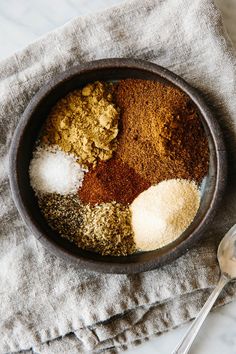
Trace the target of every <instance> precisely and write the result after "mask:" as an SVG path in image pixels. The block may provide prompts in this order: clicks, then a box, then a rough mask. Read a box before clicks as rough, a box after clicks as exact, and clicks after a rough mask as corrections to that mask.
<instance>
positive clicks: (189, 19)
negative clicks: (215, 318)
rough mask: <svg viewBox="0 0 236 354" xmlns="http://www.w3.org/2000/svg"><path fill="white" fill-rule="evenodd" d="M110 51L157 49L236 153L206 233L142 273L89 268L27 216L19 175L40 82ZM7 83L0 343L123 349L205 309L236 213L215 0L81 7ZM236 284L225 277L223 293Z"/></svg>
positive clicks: (0, 124)
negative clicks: (11, 175) (18, 156)
mask: <svg viewBox="0 0 236 354" xmlns="http://www.w3.org/2000/svg"><path fill="white" fill-rule="evenodd" d="M110 57H131V58H139V59H146V60H149V61H151V62H154V63H157V64H159V65H162V66H164V67H167V68H168V69H170V70H172V71H173V72H175V73H176V74H179V75H181V76H182V77H183V78H184V79H186V80H187V81H188V82H189V83H190V84H191V85H192V86H194V87H195V88H197V89H198V90H200V91H201V93H202V95H203V97H204V98H205V100H206V102H207V103H208V105H209V106H210V108H211V109H212V111H213V112H214V115H215V118H216V119H217V120H218V121H219V123H220V125H221V127H222V129H223V133H224V136H225V141H226V145H227V150H228V155H229V164H230V169H229V177H228V186H227V190H226V193H225V195H224V198H223V201H222V205H221V208H220V209H219V211H218V213H217V215H216V217H215V219H214V222H213V223H212V225H211V227H210V228H209V229H208V231H207V232H206V233H205V234H204V235H203V236H202V239H201V240H200V241H199V242H198V243H197V244H196V245H195V246H194V247H193V249H191V250H188V251H187V253H186V254H185V255H184V256H182V257H181V258H179V259H177V260H176V261H174V262H173V263H172V264H169V265H166V266H164V267H162V268H159V269H156V270H154V271H150V272H146V273H142V274H137V275H109V274H96V273H93V272H85V271H81V270H80V269H78V268H76V267H75V266H73V265H71V264H67V263H66V262H65V261H64V260H62V259H60V258H57V257H55V256H54V255H52V254H50V253H49V252H48V251H47V250H46V249H44V248H43V246H42V245H41V244H40V243H39V242H38V241H37V240H36V239H35V238H34V237H33V235H31V233H30V231H29V230H27V228H26V227H25V226H24V224H23V222H22V221H21V219H20V217H19V215H18V213H17V210H16V208H15V206H14V204H13V201H12V199H11V194H10V188H9V182H8V152H9V147H10V143H11V138H12V134H13V132H14V129H15V127H16V125H17V123H18V122H19V120H20V117H21V115H22V113H23V111H24V109H25V108H26V106H27V104H28V103H29V101H30V99H31V98H32V97H33V96H34V94H35V93H36V92H37V91H38V89H39V88H40V87H42V86H43V85H44V84H45V83H46V82H48V81H50V79H51V78H53V77H54V76H55V75H56V74H58V73H60V72H62V71H63V70H66V69H68V68H70V67H71V66H74V65H78V64H80V63H83V62H86V61H90V60H94V59H100V58H110ZM0 91H1V95H0V284H1V285H0V303H1V307H0V333H1V336H0V354H6V353H9V352H13V353H17V352H19V351H21V350H25V351H26V353H27V354H28V353H39V354H57V353H67V354H75V353H87V352H93V353H103V352H105V353H116V352H118V351H120V350H124V349H126V348H129V347H131V346H134V345H137V344H139V343H141V342H143V341H146V340H147V339H148V338H150V337H151V336H153V335H159V334H161V333H162V332H164V331H167V330H170V329H172V328H175V327H177V326H179V325H181V324H183V323H185V322H187V321H188V320H190V319H191V318H193V317H194V316H196V314H197V312H198V311H199V309H200V308H201V306H202V305H203V304H204V302H205V300H206V298H207V296H208V295H209V292H210V291H211V289H212V287H214V285H215V284H216V283H217V280H218V278H219V268H218V264H217V260H216V249H217V246H218V243H219V240H220V239H221V237H222V236H223V235H224V233H225V232H226V231H227V229H228V228H229V227H230V226H232V225H233V224H234V223H235V215H236V184H235V182H234V181H235V177H236V149H235V146H236V145H235V144H236V116H235V112H236V99H235V98H236V60H235V52H234V49H233V47H232V45H231V43H230V41H229V39H228V37H227V34H226V33H225V31H224V28H223V25H222V20H221V16H220V13H219V11H218V10H217V9H216V7H215V6H214V4H213V1H211V0H195V1H192V0H179V1H176V0H165V1H163V0H144V1H139V0H132V1H127V2H125V3H124V4H122V5H120V6H118V7H113V8H111V9H108V10H106V11H104V12H101V13H97V14H93V15H90V16H85V17H82V18H76V19H74V20H72V21H70V22H69V23H67V24H66V25H64V26H63V27H61V28H58V29H56V30H55V31H53V32H51V33H49V34H47V35H46V36H45V37H43V38H42V39H40V40H38V41H36V42H34V43H33V44H31V45H29V46H28V47H27V48H25V49H24V50H22V51H20V52H18V53H16V54H15V55H13V56H11V57H10V58H8V59H6V60H4V61H2V62H1V63H0ZM235 290H236V284H235V283H232V284H230V285H229V286H228V287H226V289H225V291H223V293H222V295H221V297H220V299H219V301H218V303H217V305H223V304H225V303H227V302H229V301H231V300H232V299H233V298H234V297H235Z"/></svg>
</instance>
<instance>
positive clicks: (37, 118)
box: [10, 64, 223, 273]
mask: <svg viewBox="0 0 236 354" xmlns="http://www.w3.org/2000/svg"><path fill="white" fill-rule="evenodd" d="M142 65H144V64H142ZM144 66H145V65H144ZM153 67H154V65H153ZM125 78H137V79H145V80H156V81H160V82H164V83H166V84H168V85H175V86H177V87H179V88H182V89H184V91H185V92H186V93H187V94H188V95H189V96H190V97H191V98H192V99H194V101H195V104H196V106H197V109H198V111H199V115H200V117H201V120H202V122H203V125H204V129H205V132H206V136H207V139H208V144H209V150H210V164H209V171H208V175H207V176H206V179H205V183H204V187H203V193H202V198H201V204H200V209H199V211H198V213H197V215H196V217H195V219H194V221H193V222H192V224H191V225H190V226H189V228H188V229H187V230H186V231H185V232H184V233H183V234H182V235H181V236H180V237H179V238H178V239H177V240H176V241H174V242H172V243H171V244H169V245H167V246H166V247H163V248H161V249H159V250H155V251H151V252H142V253H141V252H140V253H137V254H133V255H129V256H126V257H111V256H100V255H98V254H95V253H92V252H87V251H84V250H82V249H79V248H77V247H76V246H74V245H73V244H72V243H71V242H69V241H67V240H66V239H64V238H62V237H60V236H59V235H58V234H57V233H56V232H55V231H53V230H52V229H51V228H50V227H49V226H48V225H47V223H46V222H45V220H44V218H43V216H42V215H41V212H40V210H39V207H38V204H37V200H36V198H35V195H34V192H33V190H32V188H31V187H30V181H29V174H28V169H29V163H30V160H31V158H32V151H33V149H34V146H35V141H36V139H37V137H38V134H39V131H40V129H41V128H42V125H43V123H44V121H45V119H46V117H47V115H48V113H49V111H50V109H51V107H52V106H53V105H54V104H55V103H56V102H57V101H58V99H60V98H61V97H63V96H65V95H66V94H67V93H68V92H70V91H71V90H74V89H77V88H80V87H82V86H84V85H85V84H87V83H88V82H93V81H97V80H100V81H114V80H120V79H125ZM209 115H210V112H209V111H208V110H207V108H206V107H205V106H204V107H203V103H202V102H201V99H200V98H199V97H198V96H196V92H195V91H194V90H193V89H192V88H191V87H189V86H188V85H187V84H186V83H185V82H184V81H181V80H180V79H179V78H178V77H177V76H175V75H174V74H171V73H169V72H166V71H165V69H163V68H160V67H156V69H155V70H152V69H150V68H146V67H143V66H142V67H141V65H139V66H138V65H136V67H134V65H133V66H131V65H123V66H117V65H111V64H110V66H109V65H104V64H103V65H100V67H97V65H94V67H92V66H89V67H87V68H86V66H85V67H84V68H83V67H79V68H77V69H76V68H75V69H73V71H71V72H69V73H67V74H63V75H62V76H61V77H60V78H59V79H55V80H54V81H53V82H51V83H49V84H48V85H47V86H46V87H44V88H43V89H42V90H41V91H40V92H39V93H38V94H36V96H35V97H34V98H33V99H32V101H31V103H30V104H29V106H28V108H27V109H26V111H25V113H24V115H23V117H22V119H21V122H20V124H19V126H18V128H17V131H16V133H15V136H14V138H13V142H12V148H11V157H10V159H11V161H10V162H11V164H10V166H11V169H10V180H11V187H12V191H13V197H14V200H15V202H16V205H17V207H18V209H19V211H20V214H21V216H22V217H23V219H24V220H25V222H26V224H27V225H28V227H29V228H30V229H31V230H32V232H33V233H34V235H35V236H36V237H37V238H38V239H39V240H40V241H41V242H42V243H43V244H44V245H46V246H47V247H48V248H49V249H51V251H53V252H54V253H56V254H57V255H60V256H62V257H64V258H66V259H67V260H71V261H74V262H76V263H77V264H79V265H80V267H82V268H90V269H94V270H97V271H102V272H116V273H131V272H139V271H144V270H148V269H152V268H155V267H157V266H158V265H162V264H164V263H167V262H169V261H171V260H173V259H174V258H177V257H178V256H180V255H181V254H182V253H183V252H184V251H185V250H186V248H188V247H189V246H191V244H192V242H193V241H195V240H196V239H197V238H198V237H199V235H200V234H201V233H202V230H203V227H204V226H205V224H206V219H207V218H208V219H209V215H208V214H209V212H210V211H211V209H212V207H213V205H212V204H213V200H214V199H215V198H216V195H215V192H216V189H217V183H218V177H219V176H218V155H217V151H218V150H217V148H216V141H215V137H214V129H215V130H216V129H217V128H218V127H217V126H216V127H215V126H214V127H213V131H212V127H211V126H210V125H211V124H210V123H212V122H211V119H208V118H209ZM222 151H223V149H222Z"/></svg>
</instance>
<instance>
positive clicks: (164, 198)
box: [130, 179, 200, 251]
mask: <svg viewBox="0 0 236 354" xmlns="http://www.w3.org/2000/svg"><path fill="white" fill-rule="evenodd" d="M199 204H200V191H199V190H198V187H197V185H196V184H195V182H191V181H188V180H184V179H171V180H166V181H162V182H160V183H159V184H157V185H155V186H151V187H150V188H148V189H147V190H146V191H144V192H142V193H140V194H139V195H138V197H137V198H136V199H135V200H134V201H133V203H132V204H131V206H130V209H131V215H132V216H131V220H132V226H133V231H134V239H135V242H136V246H137V248H138V249H140V250H143V251H151V250H154V249H157V248H161V247H163V246H165V245H167V244H169V243H171V242H173V241H174V240H176V239H177V238H178V237H179V236H180V235H181V234H182V233H183V232H184V230H186V228H187V227H188V226H189V225H190V223H191V222H192V221H193V219H194V217H195V215H196V213H197V210H198V208H199Z"/></svg>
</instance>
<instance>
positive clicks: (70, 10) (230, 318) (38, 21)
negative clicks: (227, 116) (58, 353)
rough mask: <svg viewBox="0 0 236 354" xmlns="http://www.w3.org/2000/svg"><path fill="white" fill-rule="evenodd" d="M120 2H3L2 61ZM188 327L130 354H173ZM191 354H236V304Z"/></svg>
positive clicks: (229, 15) (232, 30)
mask: <svg viewBox="0 0 236 354" xmlns="http://www.w3.org/2000/svg"><path fill="white" fill-rule="evenodd" d="M140 1H141V0H140ZM176 1H177V0H176ZM193 1H194V0H193ZM215 1H216V4H217V6H219V7H220V9H221V10H222V13H223V18H224V21H225V26H226V28H227V30H228V32H229V35H230V37H231V39H232V41H233V43H234V45H235V47H236V0H215ZM121 2H122V0H50V1H49V0H0V48H1V49H0V59H3V58H5V57H7V56H8V55H10V54H12V53H14V52H15V51H17V50H19V49H21V48H23V47H24V46H25V45H27V44H29V43H30V42H32V41H33V40H35V39H37V38H39V37H40V36H42V35H44V34H45V33H46V32H48V31H50V30H52V29H54V28H55V27H57V26H60V25H63V24H64V23H65V22H66V21H68V20H70V19H71V18H73V17H75V16H79V15H84V14H87V13H91V12H93V11H98V10H101V9H104V8H106V7H109V6H112V5H115V4H118V3H121ZM188 327H189V324H186V325H184V326H182V327H181V328H178V329H175V330H172V331H170V332H168V333H165V334H162V335H161V336H158V337H155V338H152V339H151V340H150V341H149V342H147V343H145V344H143V345H141V346H139V347H136V348H135V349H132V350H129V351H128V352H127V353H128V354H146V353H148V354H154V353H155V354H156V353H159V354H167V353H171V351H172V350H173V349H174V348H175V346H176V345H177V343H178V342H179V340H180V339H181V338H182V336H183V334H184V333H185V331H186V330H187V328H188ZM190 353H192V354H197V353H201V354H210V353H214V354H236V302H234V303H231V304H229V305H227V306H224V307H223V308H220V309H216V310H214V311H213V312H212V313H211V314H210V315H209V317H208V318H207V320H206V322H205V324H204V328H203V329H202V330H201V332H200V334H199V336H198V338H197V340H196V341H195V343H194V345H193V347H192V349H191V351H190ZM65 354H66V353H65Z"/></svg>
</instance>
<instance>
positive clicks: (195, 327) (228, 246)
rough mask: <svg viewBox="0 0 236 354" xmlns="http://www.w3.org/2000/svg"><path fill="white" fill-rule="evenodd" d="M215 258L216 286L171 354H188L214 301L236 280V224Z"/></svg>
mask: <svg viewBox="0 0 236 354" xmlns="http://www.w3.org/2000/svg"><path fill="white" fill-rule="evenodd" d="M217 258H218V262H219V265H220V270H221V276H220V280H219V282H218V285H217V286H216V288H215V289H214V291H213V292H212V294H211V295H210V297H209V298H208V300H207V302H206V303H205V305H204V306H203V308H202V309H201V311H200V312H199V314H198V316H197V317H196V318H195V320H194V321H193V323H192V325H191V327H190V328H189V330H188V331H187V333H186V334H185V336H184V338H183V339H182V341H181V342H180V344H179V345H178V346H177V348H176V349H175V350H174V351H173V353H172V354H186V353H188V351H189V349H190V347H191V345H192V343H193V341H194V339H195V338H196V336H197V334H198V332H199V330H200V328H201V326H202V324H203V322H204V321H205V319H206V317H207V315H208V313H209V312H210V310H211V308H212V306H213V305H214V303H215V301H216V299H217V298H218V296H219V295H220V293H221V291H222V289H223V288H224V287H225V285H226V284H227V283H228V282H229V281H231V280H233V279H236V224H235V225H234V226H233V227H231V229H230V230H229V231H228V232H227V234H226V235H225V236H224V238H223V239H222V240H221V243H220V245H219V247H218V252H217Z"/></svg>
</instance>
